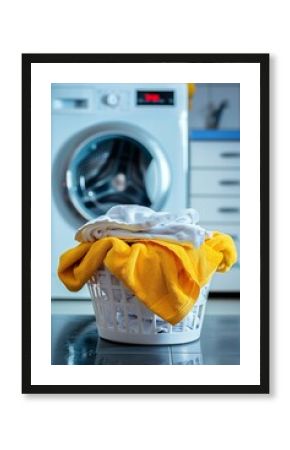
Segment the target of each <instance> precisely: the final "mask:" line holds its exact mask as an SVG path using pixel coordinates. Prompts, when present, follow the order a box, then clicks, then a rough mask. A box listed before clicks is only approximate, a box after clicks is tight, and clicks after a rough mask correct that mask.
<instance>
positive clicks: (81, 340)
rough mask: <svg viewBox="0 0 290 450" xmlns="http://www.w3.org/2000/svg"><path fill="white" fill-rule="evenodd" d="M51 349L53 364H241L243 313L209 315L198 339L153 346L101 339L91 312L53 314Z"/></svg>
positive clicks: (206, 316)
mask: <svg viewBox="0 0 290 450" xmlns="http://www.w3.org/2000/svg"><path fill="white" fill-rule="evenodd" d="M51 348H52V361H51V363H52V364H54V365H105V364H107V365H145V364H149V365H156V364H158V365H159V364H174V365H175V364H189V365H201V364H208V365H210V364H211V365H238V364H240V316H239V315H237V314H210V315H207V314H206V315H205V319H204V324H203V328H202V333H201V338H200V339H199V340H198V341H195V342H192V343H189V344H181V345H162V346H161V345H158V346H151V345H132V344H130V345H129V344H118V343H114V342H111V341H107V340H105V339H102V338H100V337H99V336H98V332H97V328H96V322H95V317H94V316H93V315H91V314H89V315H86V314H75V315H74V314H52V346H51Z"/></svg>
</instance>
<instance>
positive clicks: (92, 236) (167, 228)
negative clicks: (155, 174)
mask: <svg viewBox="0 0 290 450" xmlns="http://www.w3.org/2000/svg"><path fill="white" fill-rule="evenodd" d="M198 220H199V215H198V212H197V211H196V210H195V209H193V208H188V209H185V210H183V211H181V212H180V213H176V214H173V213H167V212H163V211H158V212H156V211H154V210H152V209H151V208H147V207H145V206H139V205H117V206H113V207H112V208H111V209H110V210H109V211H108V212H107V214H105V215H102V216H99V217H97V218H96V219H93V220H91V221H90V222H87V223H86V224H85V225H83V226H82V227H81V228H79V229H78V231H77V233H76V235H75V239H76V240H77V241H79V242H93V241H95V240H98V239H102V238H104V237H108V236H112V237H118V238H120V239H124V240H126V239H132V238H134V239H163V240H169V241H170V240H173V241H179V242H192V243H193V245H195V246H196V247H199V246H200V245H201V244H202V243H203V241H204V240H205V239H206V238H208V237H210V236H211V233H210V232H208V231H207V230H205V229H203V228H202V227H200V226H199V225H197V222H198Z"/></svg>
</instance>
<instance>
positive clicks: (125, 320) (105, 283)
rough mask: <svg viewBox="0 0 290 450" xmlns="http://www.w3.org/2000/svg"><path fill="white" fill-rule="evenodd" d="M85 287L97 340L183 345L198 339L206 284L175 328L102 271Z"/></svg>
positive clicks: (114, 278) (206, 291)
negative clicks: (190, 308) (95, 326)
mask: <svg viewBox="0 0 290 450" xmlns="http://www.w3.org/2000/svg"><path fill="white" fill-rule="evenodd" d="M87 284H88V288H89V291H90V294H91V298H92V303H93V307H94V311H95V316H96V323H97V329H98V333H99V336H100V337H101V338H104V339H109V340H111V341H115V342H123V343H129V344H145V345H146V344H148V345H162V344H167V345H168V344H184V343H187V342H192V341H195V340H196V339H198V338H199V337H200V333H201V329H202V324H203V319H204V314H205V306H206V301H207V297H208V292H209V284H210V283H208V284H207V285H205V286H204V287H203V288H202V289H201V291H200V295H199V298H198V300H197V301H196V303H195V305H194V307H193V309H192V310H191V311H190V312H189V314H188V315H187V316H186V317H185V318H184V319H183V320H182V321H181V322H179V323H178V324H176V325H171V324H170V323H168V322H166V321H165V320H163V319H161V318H160V317H159V316H157V315H156V314H154V313H153V312H151V311H150V310H149V309H148V308H146V307H145V306H144V305H143V303H142V302H141V301H140V300H138V299H137V298H136V297H135V296H134V294H133V293H132V292H130V291H129V290H128V289H127V288H126V287H125V286H124V284H123V283H122V282H121V281H120V280H118V279H117V278H116V277H115V276H114V275H112V274H111V273H110V272H109V271H108V270H106V269H104V268H102V269H101V270H99V271H98V272H96V273H95V274H94V275H93V276H92V278H91V279H90V280H89V282H88V283H87Z"/></svg>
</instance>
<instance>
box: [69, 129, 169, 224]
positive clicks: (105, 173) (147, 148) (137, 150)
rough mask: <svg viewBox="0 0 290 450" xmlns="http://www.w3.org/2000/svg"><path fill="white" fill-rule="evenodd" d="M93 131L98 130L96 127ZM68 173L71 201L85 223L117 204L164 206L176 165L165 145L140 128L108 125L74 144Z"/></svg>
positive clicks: (73, 208)
mask: <svg viewBox="0 0 290 450" xmlns="http://www.w3.org/2000/svg"><path fill="white" fill-rule="evenodd" d="M92 131H93V132H92ZM66 161H67V162H66V167H65V170H64V173H63V181H62V184H63V185H64V186H65V190H66V193H65V196H66V197H67V198H66V203H68V204H69V207H70V210H71V212H72V213H74V215H75V214H77V215H78V216H79V217H80V218H81V219H82V222H84V221H86V220H90V219H93V218H95V217H97V216H99V215H101V214H105V213H106V212H107V211H108V209H109V208H111V207H112V206H114V205H117V204H138V205H143V206H148V207H151V208H153V209H155V210H159V209H161V208H162V206H163V204H164V202H165V200H166V197H167V195H168V192H169V187H170V170H169V165H168V162H167V160H166V158H165V156H164V152H163V151H162V148H161V146H160V144H159V143H158V142H157V140H156V139H154V138H153V137H152V136H151V135H149V134H148V133H147V132H145V131H144V130H143V129H141V128H139V127H135V126H132V125H130V124H124V123H116V124H103V125H99V126H98V127H96V128H94V129H93V130H90V133H89V136H86V137H85V139H81V140H80V142H78V144H77V146H76V147H74V148H71V149H70V151H69V155H68V158H66Z"/></svg>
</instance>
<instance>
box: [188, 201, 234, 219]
mask: <svg viewBox="0 0 290 450" xmlns="http://www.w3.org/2000/svg"><path fill="white" fill-rule="evenodd" d="M190 207H191V208H194V209H196V210H197V211H198V212H199V216H200V223H201V225H202V224H204V222H218V223H226V222H232V223H236V222H237V223H239V221H240V199H239V198H238V197H233V198H201V197H195V196H191V197H190Z"/></svg>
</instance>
